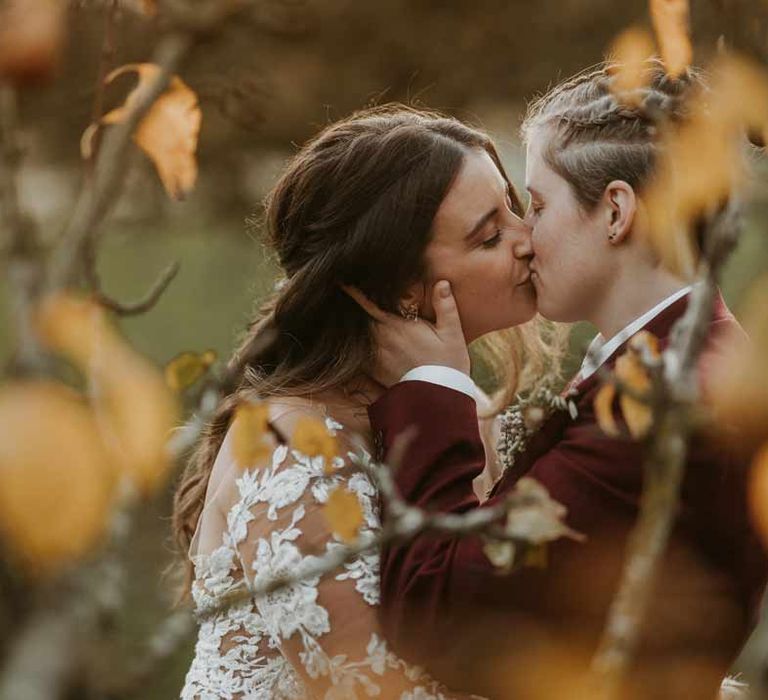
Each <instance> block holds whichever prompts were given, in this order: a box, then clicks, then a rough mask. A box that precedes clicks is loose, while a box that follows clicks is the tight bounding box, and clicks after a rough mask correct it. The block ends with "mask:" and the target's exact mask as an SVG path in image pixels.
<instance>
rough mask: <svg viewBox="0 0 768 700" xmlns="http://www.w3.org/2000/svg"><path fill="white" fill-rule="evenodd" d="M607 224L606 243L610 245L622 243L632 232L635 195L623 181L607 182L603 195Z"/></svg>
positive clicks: (635, 205) (635, 208)
mask: <svg viewBox="0 0 768 700" xmlns="http://www.w3.org/2000/svg"><path fill="white" fill-rule="evenodd" d="M603 202H604V204H605V208H606V216H607V219H608V221H607V224H608V241H609V243H611V244H612V245H618V244H620V243H622V242H624V241H625V240H626V239H627V237H628V236H629V234H630V233H631V231H632V225H633V223H634V221H635V215H636V213H637V204H638V202H637V195H636V194H635V190H634V189H633V188H632V185H630V184H629V183H627V182H624V180H613V181H612V182H609V183H608V185H607V186H606V188H605V192H604V194H603Z"/></svg>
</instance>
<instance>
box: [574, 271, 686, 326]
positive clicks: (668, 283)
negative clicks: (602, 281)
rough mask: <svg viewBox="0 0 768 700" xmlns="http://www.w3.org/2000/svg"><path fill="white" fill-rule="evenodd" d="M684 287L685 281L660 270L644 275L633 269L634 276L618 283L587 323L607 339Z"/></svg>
mask: <svg viewBox="0 0 768 700" xmlns="http://www.w3.org/2000/svg"><path fill="white" fill-rule="evenodd" d="M685 286H686V282H684V281H683V280H681V279H680V278H678V277H675V276H674V275H672V274H671V273H669V272H667V271H666V270H663V269H661V268H651V269H648V270H646V272H645V274H643V272H642V270H634V271H633V272H632V274H631V275H627V276H625V277H623V278H618V279H617V280H615V283H614V284H613V286H612V287H611V288H610V289H609V290H607V293H606V294H604V295H603V299H602V303H601V304H600V306H599V307H598V308H596V309H595V310H594V313H593V314H592V315H591V318H588V319H587V320H588V321H590V322H591V323H593V324H594V325H595V326H597V329H598V330H599V331H600V334H601V335H602V336H603V338H605V339H606V340H607V339H609V338H611V337H613V336H614V335H616V333H618V332H619V331H620V330H621V329H622V328H624V327H625V326H627V325H628V324H630V323H632V321H634V320H635V319H636V318H638V317H639V316H642V315H643V314H644V313H645V312H646V311H649V310H650V309H652V308H653V307H654V306H656V304H658V303H659V302H660V301H662V300H664V299H666V298H667V297H668V296H670V295H671V294H674V293H675V292H677V291H679V290H680V289H682V288H683V287H685Z"/></svg>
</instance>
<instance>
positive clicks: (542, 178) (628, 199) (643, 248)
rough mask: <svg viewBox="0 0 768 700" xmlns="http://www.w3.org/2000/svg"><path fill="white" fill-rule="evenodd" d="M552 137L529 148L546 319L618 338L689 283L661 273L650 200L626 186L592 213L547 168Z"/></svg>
mask: <svg viewBox="0 0 768 700" xmlns="http://www.w3.org/2000/svg"><path fill="white" fill-rule="evenodd" d="M547 138H548V134H547V132H546V131H539V132H535V133H534V134H533V135H532V137H531V139H530V141H529V142H528V147H527V155H526V189H527V190H528V193H529V194H530V197H531V201H530V206H529V208H528V212H527V214H526V223H527V224H528V225H529V226H530V227H531V242H532V246H533V253H534V256H533V259H532V260H531V279H532V281H533V284H534V286H535V288H536V296H537V300H538V307H539V313H541V314H542V315H543V316H545V317H546V318H549V319H551V320H553V321H562V322H569V323H572V322H575V321H589V322H590V323H592V324H594V325H595V326H597V328H598V330H599V331H600V333H601V334H602V335H603V337H604V338H610V337H611V336H613V335H615V334H616V333H617V332H618V331H619V330H621V329H622V328H623V327H624V326H626V325H627V324H628V323H629V322H631V321H632V320H633V319H634V318H637V317H638V316H640V315H641V314H643V313H644V312H645V311H647V310H648V309H650V308H653V306H655V305H656V304H657V303H658V302H659V301H661V300H662V299H664V298H665V297H667V296H669V295H670V294H672V293H673V292H675V291H677V290H678V289H680V288H681V287H683V286H684V285H685V282H684V281H683V280H681V279H679V278H677V277H675V276H674V275H672V274H671V273H669V272H668V271H666V270H665V269H664V268H662V267H661V265H660V262H659V261H658V259H657V258H656V256H655V255H654V253H653V251H652V250H651V248H650V246H649V245H648V244H647V242H646V239H647V237H646V235H645V221H646V217H645V215H644V209H643V202H642V200H641V199H640V198H638V197H637V195H636V194H635V191H634V190H633V189H632V187H631V186H630V185H628V184H627V183H626V182H624V181H623V180H614V181H612V182H610V183H608V185H607V186H606V188H605V192H604V194H603V197H602V198H601V200H600V201H599V202H598V203H597V204H596V206H595V207H594V209H592V210H591V211H586V210H585V209H584V207H582V206H581V204H580V203H579V202H578V200H577V199H576V196H575V195H574V192H573V189H572V188H571V185H570V184H569V183H568V182H567V181H566V180H565V179H563V178H562V177H561V176H560V175H559V174H558V173H556V172H555V171H554V170H552V168H550V167H549V165H548V164H547V163H546V161H545V160H544V158H543V156H542V146H543V145H544V144H545V143H546V139H547Z"/></svg>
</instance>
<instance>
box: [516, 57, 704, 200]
mask: <svg viewBox="0 0 768 700" xmlns="http://www.w3.org/2000/svg"><path fill="white" fill-rule="evenodd" d="M619 68H620V66H619V65H618V64H615V63H604V64H601V65H600V66H598V67H596V68H590V69H588V70H586V71H584V72H583V73H580V74H578V75H576V76H574V77H573V78H570V79H569V80H566V81H564V82H562V83H560V84H559V85H557V86H556V87H555V88H553V89H552V90H550V91H549V92H547V93H545V94H544V95H542V96H541V97H539V98H537V99H536V100H534V101H533V102H532V103H531V104H530V105H529V107H528V110H527V113H526V116H525V119H524V120H523V124H522V128H521V136H522V139H523V141H524V142H526V143H527V142H529V141H530V139H531V136H532V134H534V133H538V132H540V131H541V130H544V131H545V133H546V141H545V145H544V149H543V158H544V161H545V162H546V163H547V165H548V166H549V167H550V168H552V170H554V171H555V172H556V173H557V174H558V175H560V176H561V177H562V178H563V179H564V180H566V181H567V182H568V183H569V184H570V186H571V188H572V190H573V192H574V194H575V196H576V199H577V200H578V202H579V203H580V204H581V206H582V207H583V208H584V209H585V210H586V211H588V212H589V211H591V210H593V209H594V207H595V206H596V205H597V203H598V202H599V201H600V199H601V197H602V196H603V193H604V192H605V188H606V186H607V185H608V184H609V183H610V182H611V181H613V180H623V181H625V182H627V183H628V184H629V185H631V186H632V187H633V188H634V189H635V191H637V192H640V191H642V189H643V188H644V187H645V186H646V185H647V184H648V183H649V180H650V178H651V176H652V174H653V172H654V168H655V166H656V161H657V155H658V149H659V139H658V134H659V128H660V127H661V126H662V124H669V123H672V124H679V123H682V122H684V121H685V120H686V118H687V117H688V115H689V106H690V102H691V100H690V98H691V97H692V96H693V95H694V94H697V93H698V92H700V91H702V90H705V89H706V84H705V81H704V76H703V74H702V73H701V71H699V70H697V69H693V68H689V69H687V70H686V71H684V72H683V73H682V74H681V75H680V76H678V77H671V76H669V75H667V73H666V71H665V69H664V65H663V63H662V62H661V61H659V60H658V59H649V60H648V61H647V62H646V65H645V66H644V71H645V76H644V77H645V82H646V84H645V86H644V87H642V88H638V89H636V90H633V91H631V92H623V93H622V92H619V91H618V89H617V85H616V76H617V73H618V71H619Z"/></svg>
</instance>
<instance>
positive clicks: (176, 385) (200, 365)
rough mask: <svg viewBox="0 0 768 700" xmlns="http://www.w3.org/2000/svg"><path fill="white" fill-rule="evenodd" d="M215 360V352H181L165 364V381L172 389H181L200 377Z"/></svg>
mask: <svg viewBox="0 0 768 700" xmlns="http://www.w3.org/2000/svg"><path fill="white" fill-rule="evenodd" d="M215 361H216V353H215V352H214V351H213V350H207V351H206V352H204V353H202V354H198V353H196V352H182V353H180V354H178V355H176V357H174V358H173V359H172V360H171V361H170V362H169V363H168V364H167V365H166V366H165V381H166V383H167V384H168V386H169V387H171V389H173V390H174V391H183V390H184V389H186V388H187V387H190V386H192V385H193V384H194V383H195V382H196V381H197V380H198V379H200V377H202V376H203V375H204V374H205V373H206V372H207V371H208V368H209V367H210V366H211V365H212V364H213V363H214V362H215Z"/></svg>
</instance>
